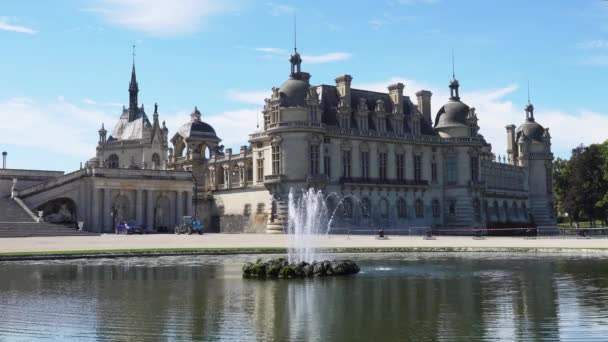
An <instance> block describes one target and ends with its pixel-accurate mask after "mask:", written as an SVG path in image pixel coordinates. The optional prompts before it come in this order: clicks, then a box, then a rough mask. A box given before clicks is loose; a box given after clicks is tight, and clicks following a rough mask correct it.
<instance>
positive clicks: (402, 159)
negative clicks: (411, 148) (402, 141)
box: [395, 153, 405, 180]
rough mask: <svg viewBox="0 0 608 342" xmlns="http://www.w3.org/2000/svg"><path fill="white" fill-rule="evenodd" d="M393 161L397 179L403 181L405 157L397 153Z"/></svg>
mask: <svg viewBox="0 0 608 342" xmlns="http://www.w3.org/2000/svg"><path fill="white" fill-rule="evenodd" d="M395 159H396V160H395V161H396V164H397V165H396V166H397V179H398V180H404V179H405V156H404V155H403V153H397V154H396V155H395Z"/></svg>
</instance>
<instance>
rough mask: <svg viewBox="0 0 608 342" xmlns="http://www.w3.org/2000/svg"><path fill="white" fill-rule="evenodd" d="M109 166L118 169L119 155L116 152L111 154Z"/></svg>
mask: <svg viewBox="0 0 608 342" xmlns="http://www.w3.org/2000/svg"><path fill="white" fill-rule="evenodd" d="M108 167H109V168H110V169H118V156H117V155H115V154H111V155H110V157H108Z"/></svg>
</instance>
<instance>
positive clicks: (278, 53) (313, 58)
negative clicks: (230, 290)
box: [254, 47, 353, 64]
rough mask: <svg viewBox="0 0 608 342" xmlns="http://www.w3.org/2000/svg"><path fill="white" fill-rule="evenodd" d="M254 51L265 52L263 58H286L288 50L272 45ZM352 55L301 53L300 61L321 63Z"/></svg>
mask: <svg viewBox="0 0 608 342" xmlns="http://www.w3.org/2000/svg"><path fill="white" fill-rule="evenodd" d="M254 50H255V51H258V52H263V53H265V54H264V55H262V57H263V58H271V59H274V58H277V57H280V58H288V57H289V52H288V51H287V50H285V49H281V48H274V47H260V48H255V49H254ZM352 56H353V55H352V54H351V53H348V52H329V53H325V54H321V55H302V61H303V62H304V63H308V64H323V63H331V62H337V61H344V60H347V59H350V58H351V57H352Z"/></svg>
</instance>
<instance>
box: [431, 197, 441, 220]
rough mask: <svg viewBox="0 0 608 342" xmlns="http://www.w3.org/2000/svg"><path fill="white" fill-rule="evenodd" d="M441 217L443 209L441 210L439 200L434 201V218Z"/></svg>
mask: <svg viewBox="0 0 608 342" xmlns="http://www.w3.org/2000/svg"><path fill="white" fill-rule="evenodd" d="M440 216H441V208H439V200H436V199H434V200H433V217H440Z"/></svg>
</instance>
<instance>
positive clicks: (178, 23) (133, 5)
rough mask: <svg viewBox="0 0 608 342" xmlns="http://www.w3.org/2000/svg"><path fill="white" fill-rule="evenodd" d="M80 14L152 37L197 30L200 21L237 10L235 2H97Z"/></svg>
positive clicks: (102, 0)
mask: <svg viewBox="0 0 608 342" xmlns="http://www.w3.org/2000/svg"><path fill="white" fill-rule="evenodd" d="M97 3H98V6H97V7H93V8H86V9H83V11H86V12H93V13H97V14H99V15H101V16H102V17H103V18H104V19H105V20H106V21H108V22H109V23H111V24H115V25H118V26H122V27H126V28H128V29H132V30H136V31H141V32H144V33H147V34H151V35H155V36H176V35H183V34H190V33H194V32H196V31H198V30H199V29H200V27H201V25H202V23H203V19H204V18H205V17H208V16H213V15H217V14H221V13H225V12H229V11H233V10H235V9H236V8H237V0H222V1H214V0H172V1H165V0H97Z"/></svg>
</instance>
